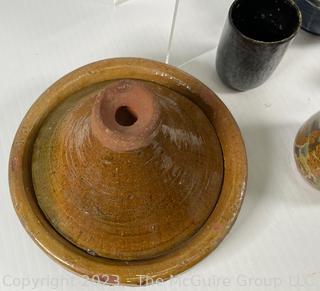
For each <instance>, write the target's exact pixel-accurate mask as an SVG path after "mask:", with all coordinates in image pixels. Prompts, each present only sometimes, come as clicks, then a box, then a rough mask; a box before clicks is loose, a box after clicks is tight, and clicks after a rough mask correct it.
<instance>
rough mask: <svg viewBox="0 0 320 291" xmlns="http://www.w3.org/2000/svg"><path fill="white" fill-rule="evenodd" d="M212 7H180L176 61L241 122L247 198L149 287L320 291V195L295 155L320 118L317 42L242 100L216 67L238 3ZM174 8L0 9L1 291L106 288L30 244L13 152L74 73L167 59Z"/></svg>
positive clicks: (303, 44)
mask: <svg viewBox="0 0 320 291" xmlns="http://www.w3.org/2000/svg"><path fill="white" fill-rule="evenodd" d="M188 1H189V2H188ZM206 1H207V0H197V1H194V0H181V3H182V4H181V5H183V6H181V11H184V12H183V13H182V15H181V14H180V15H179V14H178V19H177V30H176V35H175V38H174V42H173V52H172V59H171V62H172V63H173V64H176V65H180V66H181V65H182V66H181V68H182V69H183V70H186V71H188V72H190V73H191V74H193V75H194V76H196V77H197V78H199V79H200V80H201V81H203V82H204V83H205V84H207V85H208V86H209V87H210V88H212V89H213V90H214V91H215V92H216V93H217V94H218V95H219V96H220V97H221V99H222V100H223V101H224V102H225V103H226V105H227V106H228V107H229V109H230V110H231V112H232V113H233V115H234V117H235V118H236V120H237V121H238V123H239V126H240V128H241V130H242V133H243V137H244V140H245V143H246V147H247V153H248V159H249V182H248V190H247V195H246V198H245V200H244V204H243V207H242V210H241V212H240V215H239V218H238V220H237V222H236V224H235V225H234V227H233V228H232V230H231V232H230V234H229V235H228V236H227V237H226V238H225V240H224V241H223V242H222V243H221V244H220V246H219V247H218V248H217V249H216V250H215V251H214V252H213V253H212V254H210V255H209V256H208V257H207V258H206V259H204V260H203V261H202V262H200V263H199V264H197V265H196V266H195V267H194V268H192V269H191V270H189V271H187V272H185V273H184V274H182V275H180V276H178V277H177V278H175V279H172V280H169V281H167V282H165V283H161V284H157V285H152V286H148V287H145V288H146V290H185V289H187V290H199V291H200V290H274V289H276V290H320V192H317V191H316V190H314V189H312V188H311V187H310V186H309V185H307V184H306V183H305V182H304V181H303V180H302V178H301V177H300V176H299V174H298V173H297V170H296V168H295V165H294V163H293V157H292V154H293V153H292V145H293V139H294V136H295V134H296V132H297V130H298V129H299V127H300V126H301V124H302V123H303V122H304V121H305V120H306V119H307V118H309V117H310V116H311V115H312V114H313V113H315V112H317V111H318V110H320V38H319V37H316V36H312V35H310V34H307V33H305V32H303V31H301V32H300V33H299V34H298V36H297V38H296V39H295V40H294V42H293V43H292V45H291V47H290V49H289V50H288V52H287V54H286V55H285V57H284V59H283V61H282V62H281V64H280V66H279V68H278V69H277V71H276V72H275V73H274V74H273V76H272V77H271V79H270V80H269V81H268V82H267V83H265V84H264V85H262V86H261V87H259V88H257V89H254V90H251V91H248V92H243V93H238V92H235V91H232V90H230V89H228V88H227V87H225V86H224V85H223V84H222V83H221V82H220V80H219V79H218V77H217V75H216V72H215V69H214V65H213V64H214V59H215V47H216V45H217V43H218V40H219V35H220V31H221V29H222V25H223V23H224V19H225V16H226V13H227V10H228V6H229V5H230V3H231V1H230V0H228V1H220V0H211V1H210V3H209V2H207V3H208V6H206V4H205V2H206ZM173 7H174V1H173V0H129V1H128V2H126V3H124V4H122V5H120V6H119V7H117V8H114V7H113V6H112V5H111V1H105V0H66V1H57V0H7V1H5V0H0V133H1V135H0V160H1V164H0V185H1V200H0V202H1V203H0V231H1V235H0V250H1V253H0V290H1V291H2V290H55V289H57V290H70V291H72V290H103V289H104V288H107V287H106V286H103V285H98V284H95V283H91V282H88V281H86V280H83V279H82V278H79V277H77V276H75V275H73V274H71V273H69V272H67V271H65V270H64V269H62V268H61V267H60V266H59V265H57V264H56V263H55V262H53V261H52V260H51V259H49V258H48V257H47V256H46V255H45V254H44V253H43V252H42V251H41V250H40V249H39V248H38V247H37V246H36V245H35V244H34V243H33V242H32V240H31V239H30V238H29V236H28V235H27V233H26V232H25V230H24V229H23V227H22V226H21V225H20V223H19V221H18V218H17V216H16V214H15V212H14V210H13V207H12V204H11V200H10V195H9V189H8V181H7V165H8V157H9V151H10V147H11V143H12V140H13V137H14V134H15V131H16V129H17V127H18V125H19V123H20V121H21V119H22V118H23V116H24V114H25V113H26V111H27V109H28V108H29V107H30V106H31V104H32V103H33V102H34V101H35V99H36V98H37V96H39V95H40V94H41V93H42V92H43V91H44V90H45V89H46V88H47V87H48V86H49V85H50V84H51V83H53V82H54V81H55V80H57V79H58V78H60V77H61V76H63V75H64V74H66V73H68V72H69V71H71V70H73V69H75V68H77V67H79V66H82V65H84V64H87V63H90V62H92V61H95V60H98V59H103V58H110V57H116V56H140V57H146V58H152V59H157V60H164V59H165V54H166V48H167V41H168V36H169V31H170V21H171V18H172V13H173V11H172V10H173ZM198 7H200V8H199V9H200V11H199V10H197V9H198ZM205 7H209V8H210V9H207V10H206V13H205V12H204V11H203V9H204V8H205ZM197 17H198V18H197ZM195 18H196V19H198V21H196V20H194V19H195ZM195 27H196V28H195ZM199 54H200V55H199ZM113 288H119V289H120V290H125V289H126V290H132V289H129V288H130V287H113Z"/></svg>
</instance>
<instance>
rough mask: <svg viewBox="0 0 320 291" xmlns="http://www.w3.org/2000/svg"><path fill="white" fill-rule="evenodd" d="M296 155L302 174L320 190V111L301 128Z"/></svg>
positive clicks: (295, 148) (297, 138)
mask: <svg viewBox="0 0 320 291" xmlns="http://www.w3.org/2000/svg"><path fill="white" fill-rule="evenodd" d="M294 156H295V160H296V163H297V166H298V169H299V171H300V173H301V175H302V176H303V177H304V178H305V179H306V180H307V181H308V182H309V183H310V184H311V185H312V186H314V187H315V188H317V189H318V190H320V112H318V113H316V114H315V115H313V116H312V117H311V118H310V119H309V120H308V121H307V122H306V123H305V124H304V125H303V126H302V127H301V129H300V130H299V132H298V134H297V136H296V139H295V142H294Z"/></svg>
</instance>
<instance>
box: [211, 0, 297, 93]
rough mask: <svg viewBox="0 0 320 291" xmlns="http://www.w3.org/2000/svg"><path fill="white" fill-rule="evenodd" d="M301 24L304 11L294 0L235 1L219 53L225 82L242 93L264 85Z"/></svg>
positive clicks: (219, 62) (220, 68) (221, 74)
mask: <svg viewBox="0 0 320 291" xmlns="http://www.w3.org/2000/svg"><path fill="white" fill-rule="evenodd" d="M300 24H301V14H300V11H299V9H298V7H297V6H296V5H295V4H294V3H293V2H292V1H290V0H259V1H256V0H236V1H234V2H233V4H232V6H231V8H230V10H229V14H228V19H227V21H226V24H225V27H224V30H223V32H222V36H221V39H220V43H219V46H218V49H217V57H216V69H217V73H218V75H219V76H220V78H221V80H222V81H223V82H224V83H225V84H226V85H227V86H229V87H231V88H233V89H236V90H239V91H245V90H248V89H253V88H255V87H258V86H259V85H261V84H262V83H264V82H265V81H266V80H267V79H268V78H269V77H270V75H271V74H272V73H273V71H274V70H275V69H276V67H277V66H278V64H279V62H280V61H281V59H282V57H283V55H284V53H285V51H286V49H287V47H288V45H289V43H290V41H291V40H292V39H293V38H294V37H295V35H296V33H297V31H298V29H299V27H300Z"/></svg>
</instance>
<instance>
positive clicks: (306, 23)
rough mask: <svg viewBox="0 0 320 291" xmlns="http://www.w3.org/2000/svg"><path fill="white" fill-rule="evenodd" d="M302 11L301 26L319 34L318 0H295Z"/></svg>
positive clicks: (319, 2) (319, 10) (319, 6)
mask: <svg viewBox="0 0 320 291" xmlns="http://www.w3.org/2000/svg"><path fill="white" fill-rule="evenodd" d="M296 3H297V5H298V7H299V8H300V10H301V13H302V25H301V26H302V28H303V29H304V30H306V31H308V32H311V33H313V34H317V35H320V0H297V2H296Z"/></svg>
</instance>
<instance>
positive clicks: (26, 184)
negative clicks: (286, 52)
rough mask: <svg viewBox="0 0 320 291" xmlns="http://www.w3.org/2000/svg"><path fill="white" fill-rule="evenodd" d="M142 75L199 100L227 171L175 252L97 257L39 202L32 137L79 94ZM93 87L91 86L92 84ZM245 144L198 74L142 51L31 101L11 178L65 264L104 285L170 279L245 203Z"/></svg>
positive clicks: (218, 237) (44, 242)
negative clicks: (207, 210)
mask: <svg viewBox="0 0 320 291" xmlns="http://www.w3.org/2000/svg"><path fill="white" fill-rule="evenodd" d="M128 78H130V79H137V80H144V81H149V82H153V83H156V84H158V85H161V86H164V87H166V88H168V89H170V90H173V91H175V92H177V93H179V94H181V95H183V96H184V97H186V98H188V100H190V101H191V102H193V103H194V104H196V105H197V106H198V107H199V108H200V109H201V110H202V111H203V113H204V114H205V115H206V117H207V118H208V120H209V121H210V123H211V124H212V126H213V127H214V129H215V131H216V134H217V137H218V140H219V143H220V145H221V149H222V153H223V160H224V169H223V170H224V176H223V182H222V187H221V192H220V195H219V198H218V201H217V203H216V205H215V207H214V209H213V211H212V212H211V214H210V216H209V217H208V219H207V220H206V221H205V223H204V224H203V225H202V227H201V228H200V229H199V230H198V231H197V232H196V233H195V234H194V235H193V236H191V237H190V238H189V239H188V240H186V241H185V242H184V243H182V244H181V245H179V247H177V248H176V249H174V250H172V251H171V252H168V253H165V254H163V255H161V256H158V257H155V258H152V259H146V260H138V261H137V260H133V261H124V260H114V259H107V258H103V257H100V256H92V255H90V254H89V253H87V252H85V251H83V250H82V249H80V248H79V247H77V246H75V245H74V244H73V243H70V241H69V240H67V239H65V238H64V237H63V236H62V235H61V234H60V233H58V232H57V231H56V230H55V228H54V227H53V226H52V225H51V223H49V221H48V219H47V218H46V217H45V215H44V213H43V211H42V210H41V209H40V207H39V204H38V201H37V198H36V195H35V191H34V185H33V180H32V173H31V165H32V153H33V150H34V143H35V140H36V138H37V136H38V133H39V130H40V128H41V127H42V125H43V124H44V122H45V121H46V120H47V117H48V116H49V115H50V113H51V112H53V111H55V109H56V108H57V107H59V105H60V104H61V103H62V102H64V100H67V99H68V98H69V97H70V96H72V95H74V94H88V91H87V90H88V88H91V87H95V88H101V84H104V83H105V82H109V81H112V80H119V79H128ZM89 91H90V90H89ZM247 172H248V170H247V159H246V151H245V146H244V143H243V139H242V137H241V133H240V130H239V128H238V126H237V123H236V122H235V120H234V119H233V117H232V115H231V113H230V111H229V110H228V109H227V108H226V106H225V105H224V104H223V102H222V101H221V100H220V99H219V98H218V97H217V96H216V95H215V93H214V92H213V91H211V90H210V89H209V88H208V87H206V86H205V85H204V84H203V83H201V82H200V81H199V80H197V79H196V78H194V77H192V76H191V75H189V74H187V73H185V72H183V71H181V70H179V69H177V68H175V67H172V66H169V65H166V64H163V63H160V62H156V61H151V60H146V59H139V58H118V59H108V60H102V61H99V62H95V63H92V64H89V65H86V66H84V67H81V68H79V69H77V70H75V71H73V72H71V73H70V74H68V75H66V76H64V77H63V78H61V79H60V80H58V81H57V82H56V83H54V84H53V85H52V86H51V87H49V88H48V89H47V90H46V91H45V92H44V93H43V94H42V95H41V96H40V97H39V98H38V100H37V101H36V102H35V103H34V104H33V105H32V107H31V108H30V110H29V111H28V113H27V114H26V116H25V118H24V119H23V121H22V123H21V125H20V127H19V129H18V131H17V133H16V136H15V139H14V142H13V145H12V149H11V154H10V162H9V183H10V192H11V197H12V203H13V205H14V208H15V210H16V213H17V215H18V217H19V219H20V221H21V223H22V224H23V226H24V227H25V229H26V231H27V232H28V234H29V235H30V236H31V238H32V239H33V240H34V241H35V242H36V243H37V244H38V245H39V246H40V247H41V248H42V249H43V250H44V251H45V252H46V253H47V254H48V255H49V256H50V257H51V258H52V259H54V260H55V261H56V262H57V263H59V264H61V265H62V266H63V267H64V268H66V269H68V270H70V271H72V272H74V273H76V274H79V275H82V276H85V277H86V278H88V279H92V280H97V281H99V282H103V283H104V284H115V285H118V284H124V285H143V284H146V283H147V282H146V281H143V280H142V281H141V278H140V277H139V276H138V275H139V274H143V275H145V276H149V277H151V278H152V279H153V282H155V280H156V279H157V278H161V280H167V279H170V278H172V276H175V275H177V274H179V273H181V272H183V271H185V270H187V269H189V268H191V267H192V266H193V265H195V264H196V263H198V262H199V261H200V260H202V259H203V258H204V257H205V256H207V255H208V254H209V253H210V252H211V251H213V250H214V249H215V248H216V247H217V246H218V245H219V243H220V242H221V241H222V240H223V238H224V237H225V236H226V235H227V234H228V232H229V230H230V229H231V227H232V225H233V223H234V222H235V220H236V218H237V216H238V213H239V211H240V208H241V204H242V201H243V198H244V195H245V191H246V183H247Z"/></svg>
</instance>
